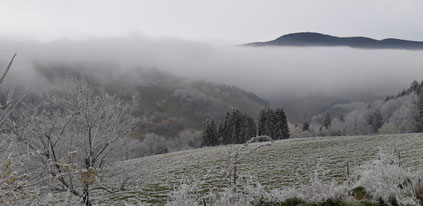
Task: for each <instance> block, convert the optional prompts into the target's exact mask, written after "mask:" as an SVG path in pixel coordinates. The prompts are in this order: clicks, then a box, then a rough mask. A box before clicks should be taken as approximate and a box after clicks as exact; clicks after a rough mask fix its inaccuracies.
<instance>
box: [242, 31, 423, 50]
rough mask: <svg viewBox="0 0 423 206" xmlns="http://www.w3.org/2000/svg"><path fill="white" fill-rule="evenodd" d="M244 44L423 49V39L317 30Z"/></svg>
mask: <svg viewBox="0 0 423 206" xmlns="http://www.w3.org/2000/svg"><path fill="white" fill-rule="evenodd" d="M244 46H255V47H259V46H295V47H305V46H317V47H335V46H345V47H352V48H362V49H407V50H423V42H422V41H410V40H403V39H396V38H386V39H382V40H377V39H373V38H369V37H362V36H356V37H337V36H332V35H328V34H322V33H317V32H298V33H290V34H286V35H282V36H280V37H278V38H276V39H274V40H271V41H266V42H253V43H247V44H244Z"/></svg>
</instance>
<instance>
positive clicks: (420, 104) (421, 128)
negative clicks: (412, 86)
mask: <svg viewBox="0 0 423 206" xmlns="http://www.w3.org/2000/svg"><path fill="white" fill-rule="evenodd" d="M416 106H417V112H416V116H415V119H416V123H417V127H416V132H423V92H422V93H421V94H419V95H418V99H417V102H416Z"/></svg>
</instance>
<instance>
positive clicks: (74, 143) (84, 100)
mask: <svg viewBox="0 0 423 206" xmlns="http://www.w3.org/2000/svg"><path fill="white" fill-rule="evenodd" d="M134 105H136V104H134V102H132V103H131V102H127V101H123V100H121V99H120V98H119V97H117V96H114V95H111V94H108V93H107V92H105V91H104V90H102V89H99V88H98V87H95V86H94V85H92V84H89V83H88V82H87V81H85V80H81V79H74V80H71V81H70V82H69V83H68V84H67V86H66V87H64V88H63V89H60V90H54V91H50V92H45V93H43V94H42V95H41V98H40V99H37V100H36V101H26V102H25V103H23V104H22V106H21V107H19V109H17V110H16V111H15V112H14V113H13V114H12V117H13V118H12V119H13V121H9V122H8V123H7V126H8V128H9V129H10V130H11V132H12V133H13V135H14V138H15V139H16V140H17V142H18V143H19V146H20V148H21V151H28V153H35V154H37V157H36V158H33V159H32V164H30V165H27V168H28V169H31V170H32V169H42V170H43V171H44V174H43V175H40V176H39V177H38V179H39V181H40V183H39V185H38V186H40V187H46V188H48V190H49V192H52V193H53V192H60V191H68V192H70V193H71V194H73V195H75V196H77V197H80V198H81V199H82V200H83V201H84V204H85V205H91V204H92V203H91V199H90V194H91V192H92V191H94V190H105V191H108V192H116V191H119V190H120V189H122V188H123V186H124V184H125V183H127V180H128V179H127V178H125V180H122V182H121V184H120V185H118V184H117V183H116V182H112V177H115V178H114V179H113V180H116V178H118V177H122V178H123V177H124V176H116V175H118V173H120V172H121V171H117V170H119V169H118V168H115V167H114V166H113V165H114V164H113V163H114V162H116V161H118V160H122V159H125V154H124V152H125V145H126V140H127V139H128V135H129V134H130V132H131V131H132V130H133V127H134V123H135V119H134V117H133V116H132V113H133V111H134ZM122 175H124V174H122Z"/></svg>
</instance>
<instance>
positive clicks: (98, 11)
mask: <svg viewBox="0 0 423 206" xmlns="http://www.w3.org/2000/svg"><path fill="white" fill-rule="evenodd" d="M422 11H423V1H422V0H401V1H397V0H292V1H288V0H266V1H264V0H211V1H201V0H150V1H144V0H114V1H112V0H38V1H24V0H1V2H0V28H1V29H0V36H1V37H7V38H10V37H13V38H18V39H36V40H43V41H51V40H55V39H62V38H68V39H86V38H91V37H99V36H100V37H105V36H106V37H108V36H126V35H131V34H141V35H145V36H149V37H172V38H183V39H185V40H195V41H209V42H220V43H243V42H251V41H264V40H270V39H274V38H276V37H278V36H280V35H282V34H286V33H292V32H298V31H316V32H322V33H327V34H333V35H339V36H355V35H362V36H370V37H374V38H378V39H381V38H386V37H396V38H405V39H413V40H423V21H422V19H423V12H422Z"/></svg>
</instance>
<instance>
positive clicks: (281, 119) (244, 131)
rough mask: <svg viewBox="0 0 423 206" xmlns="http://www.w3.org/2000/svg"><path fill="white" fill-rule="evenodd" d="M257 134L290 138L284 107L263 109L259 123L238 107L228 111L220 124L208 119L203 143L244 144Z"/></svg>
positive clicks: (275, 138) (209, 144) (205, 144)
mask: <svg viewBox="0 0 423 206" xmlns="http://www.w3.org/2000/svg"><path fill="white" fill-rule="evenodd" d="M257 135H259V136H269V137H270V138H272V139H274V140H277V139H286V138H289V128H288V121H287V118H286V115H285V112H284V111H283V109H282V108H267V109H262V110H261V111H260V114H259V119H258V125H257V124H256V123H255V121H254V119H253V118H252V117H250V116H249V115H248V114H247V113H242V112H240V111H239V110H237V109H231V110H229V111H227V112H226V114H225V117H224V119H223V121H220V122H219V123H218V124H217V123H216V121H215V120H213V119H212V120H207V121H206V122H205V123H204V126H203V136H202V145H203V146H216V145H226V144H242V143H245V142H247V141H248V140H250V139H251V138H253V137H255V136H257Z"/></svg>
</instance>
